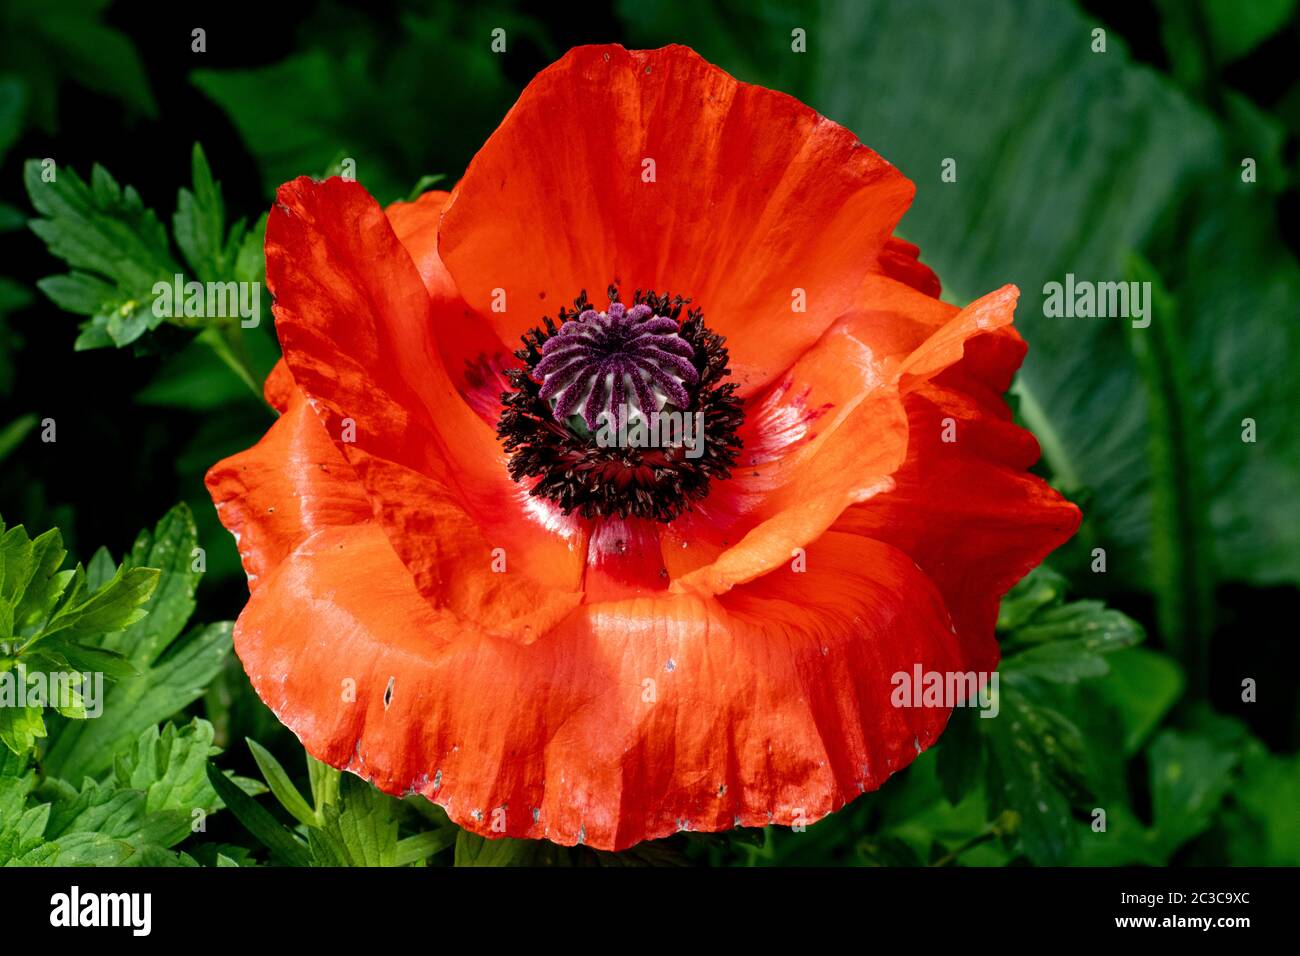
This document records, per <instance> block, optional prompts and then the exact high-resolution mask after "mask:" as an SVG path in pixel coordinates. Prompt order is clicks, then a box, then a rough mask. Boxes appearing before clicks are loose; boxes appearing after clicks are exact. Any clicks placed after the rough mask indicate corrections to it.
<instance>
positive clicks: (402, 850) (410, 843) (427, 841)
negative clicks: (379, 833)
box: [393, 827, 461, 866]
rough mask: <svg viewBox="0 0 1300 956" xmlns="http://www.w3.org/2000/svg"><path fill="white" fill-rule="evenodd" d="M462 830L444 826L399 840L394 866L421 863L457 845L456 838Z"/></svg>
mask: <svg viewBox="0 0 1300 956" xmlns="http://www.w3.org/2000/svg"><path fill="white" fill-rule="evenodd" d="M460 832H461V831H460V830H459V829H458V828H456V827H444V828H443V829H441V830H426V831H424V832H423V833H417V834H416V835H415V836H409V837H406V838H405V839H403V840H398V841H397V850H396V853H395V854H394V857H393V865H394V866H410V865H411V864H412V863H419V862H420V861H421V860H426V859H428V858H429V857H431V856H434V855H435V854H437V853H441V852H442V851H443V850H445V849H447V848H448V847H451V846H455V845H456V838H457V836H458V834H459V833H460Z"/></svg>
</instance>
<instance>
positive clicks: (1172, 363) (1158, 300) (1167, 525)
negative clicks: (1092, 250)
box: [1126, 257, 1214, 701]
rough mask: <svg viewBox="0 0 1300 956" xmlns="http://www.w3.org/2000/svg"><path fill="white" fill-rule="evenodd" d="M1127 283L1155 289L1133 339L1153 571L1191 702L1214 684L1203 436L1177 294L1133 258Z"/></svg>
mask: <svg viewBox="0 0 1300 956" xmlns="http://www.w3.org/2000/svg"><path fill="white" fill-rule="evenodd" d="M1129 273H1130V274H1129V275H1128V276H1127V277H1126V278H1128V279H1129V280H1137V281H1142V282H1148V283H1150V286H1149V288H1150V290H1151V294H1150V297H1149V302H1148V312H1147V317H1148V319H1149V320H1150V325H1149V326H1147V327H1146V328H1133V327H1132V325H1131V323H1129V324H1128V325H1129V341H1130V344H1131V345H1132V348H1133V354H1134V356H1135V357H1136V359H1137V365H1138V372H1139V374H1140V376H1141V378H1142V382H1143V385H1144V386H1145V391H1146V399H1147V412H1148V436H1149V437H1148V454H1149V456H1150V464H1151V525H1152V527H1151V535H1152V536H1151V570H1152V581H1153V584H1154V587H1155V592H1156V620H1157V622H1158V624H1159V625H1160V632H1161V634H1162V635H1163V636H1164V638H1165V640H1166V642H1167V643H1168V644H1169V646H1170V647H1171V649H1173V650H1174V652H1175V653H1176V654H1177V656H1178V657H1179V659H1180V660H1181V662H1182V664H1183V667H1184V670H1185V671H1186V674H1187V688H1188V697H1189V700H1192V701H1194V700H1197V699H1199V698H1203V697H1204V696H1205V694H1206V692H1207V690H1208V686H1207V685H1208V682H1209V642H1210V636H1211V634H1212V633H1213V628H1214V600H1213V598H1214V574H1213V564H1212V554H1211V538H1210V533H1209V518H1208V515H1207V512H1206V505H1205V501H1206V497H1205V491H1204V489H1205V479H1204V474H1203V470H1202V462H1203V460H1204V456H1203V455H1202V454H1201V436H1200V433H1199V429H1198V424H1197V421H1196V417H1195V409H1194V407H1193V400H1192V389H1191V377H1190V373H1189V371H1188V367H1187V358H1186V355H1185V354H1184V351H1183V343H1182V340H1181V338H1180V336H1179V329H1178V313H1177V309H1176V303H1175V301H1174V299H1173V297H1172V296H1170V295H1169V293H1168V292H1167V291H1166V290H1165V289H1164V286H1163V284H1162V283H1161V281H1160V276H1159V275H1158V274H1157V273H1156V271H1155V269H1154V268H1153V267H1152V266H1151V265H1150V263H1148V262H1146V261H1145V260H1143V259H1141V258H1139V257H1134V258H1133V260H1132V261H1131V264H1130V269H1129Z"/></svg>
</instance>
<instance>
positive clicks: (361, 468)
mask: <svg viewBox="0 0 1300 956" xmlns="http://www.w3.org/2000/svg"><path fill="white" fill-rule="evenodd" d="M266 250H267V283H268V285H269V287H270V288H271V291H272V292H273V293H274V295H275V313H276V329H277V331H278V333H279V335H280V342H281V345H282V346H283V349H284V354H285V360H286V362H287V363H288V365H289V367H290V369H291V370H292V372H293V377H294V380H295V381H296V383H297V385H298V387H300V388H301V389H302V390H303V391H304V392H305V393H306V394H307V396H308V398H309V399H310V400H311V402H312V404H313V407H314V408H315V410H316V411H317V413H318V414H319V416H320V418H321V421H322V423H323V424H324V425H325V427H326V431H327V432H328V433H329V435H330V438H331V439H332V440H333V441H334V443H335V445H336V446H337V447H338V448H339V449H340V450H341V451H342V453H343V455H344V457H346V458H347V460H348V461H349V463H351V465H352V467H353V468H354V469H355V471H356V473H357V476H358V478H359V479H360V482H361V485H362V486H363V487H364V489H365V492H366V495H367V497H368V498H369V499H370V502H371V505H372V507H373V509H374V513H375V517H376V518H377V519H378V521H379V523H380V524H381V525H382V527H383V528H384V530H385V531H386V532H387V534H388V538H389V540H390V542H391V543H392V546H393V549H394V550H395V551H396V552H397V554H398V556H399V557H400V558H401V559H402V561H403V563H405V565H406V567H407V568H408V569H409V571H410V573H411V575H412V576H413V577H414V579H415V582H416V585H417V587H418V588H419V590H420V591H421V593H423V594H424V595H425V597H426V598H428V600H429V601H430V602H431V603H432V604H433V605H434V607H435V608H447V609H450V610H452V611H453V612H454V613H455V614H457V615H458V616H460V618H461V619H462V620H464V621H465V622H467V623H470V624H472V625H474V626H477V627H481V628H483V629H484V630H486V631H490V632H493V633H498V634H504V635H509V636H511V637H512V638H514V639H516V640H522V641H527V640H532V639H534V638H535V636H536V635H537V634H539V633H541V632H543V631H544V630H545V629H546V628H548V627H550V626H551V625H552V624H554V623H555V622H556V621H558V620H559V619H560V618H561V617H563V616H564V614H565V613H566V612H567V610H568V609H569V608H570V607H572V606H574V605H575V604H577V603H578V601H579V600H580V593H579V590H578V588H579V584H580V579H581V573H582V564H583V555H584V551H585V548H584V547H583V542H582V541H581V540H579V539H578V537H577V535H576V532H574V531H573V529H571V528H570V529H565V528H560V529H558V530H560V531H562V532H563V531H566V530H567V531H568V534H567V536H566V534H563V533H556V530H557V529H555V528H552V527H546V526H544V525H543V524H542V523H541V521H539V520H530V519H529V518H528V517H527V516H528V514H529V511H528V507H529V502H528V501H526V500H525V498H526V496H525V495H524V494H523V493H522V490H521V489H520V488H519V486H517V485H516V484H514V483H513V482H512V481H511V480H510V479H509V477H508V475H507V474H506V469H505V459H504V453H503V452H502V449H501V446H500V444H499V443H498V441H497V438H496V435H495V433H494V431H493V429H492V428H491V426H489V425H488V424H487V423H486V422H485V421H483V419H482V418H480V417H479V416H478V415H477V414H475V413H474V411H473V410H472V409H471V408H470V407H469V406H468V405H467V404H466V403H465V401H464V399H463V397H462V396H461V395H460V393H459V392H458V390H457V389H456V387H455V384H454V383H453V381H452V380H451V378H450V376H449V375H448V374H447V373H446V370H445V368H444V366H443V362H442V359H441V356H440V353H439V350H438V346H437V342H436V336H437V334H438V329H439V323H445V322H452V321H456V320H457V319H458V318H459V316H457V315H456V314H455V303H448V302H446V301H445V300H435V299H434V298H432V297H431V296H430V295H429V292H428V290H427V289H426V287H425V285H424V283H423V282H422V281H421V278H420V275H419V273H418V271H417V268H416V266H415V264H414V263H413V261H412V259H411V257H410V256H409V255H408V254H407V252H406V250H405V248H404V247H403V246H402V244H401V242H400V241H399V239H398V238H397V235H396V234H395V233H394V231H393V229H392V226H391V225H390V223H389V220H388V218H387V217H386V216H385V215H384V212H383V210H382V209H381V208H380V207H379V205H378V204H377V203H376V202H375V201H374V199H372V198H371V197H370V195H369V194H368V193H366V191H365V190H364V189H363V188H362V187H361V186H360V185H358V184H356V183H354V182H345V181H344V180H341V179H337V178H335V179H330V180H326V181H325V182H322V183H313V182H312V181H310V180H308V179H306V178H301V179H298V180H295V181H293V182H291V183H288V184H286V185H284V186H282V187H281V188H280V190H279V193H278V196H277V203H276V206H275V208H274V209H273V210H272V212H271V216H270V219H269V221H268V223H267V237H266ZM503 562H504V566H505V567H509V568H510V569H512V570H513V571H515V572H516V573H515V574H513V575H511V576H507V575H506V574H505V573H503V572H502V571H501V570H500V569H501V568H502V567H503Z"/></svg>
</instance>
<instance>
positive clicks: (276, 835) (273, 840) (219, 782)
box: [207, 764, 311, 866]
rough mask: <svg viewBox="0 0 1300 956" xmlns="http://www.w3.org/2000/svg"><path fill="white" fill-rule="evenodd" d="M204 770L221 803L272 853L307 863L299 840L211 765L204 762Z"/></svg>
mask: <svg viewBox="0 0 1300 956" xmlns="http://www.w3.org/2000/svg"><path fill="white" fill-rule="evenodd" d="M207 773H208V780H209V782H210V783H211V784H212V787H213V789H214V790H216V792H217V795H218V796H220V797H221V800H222V802H223V803H225V805H226V806H227V807H228V808H229V809H230V811H231V812H232V813H233V814H234V815H235V816H236V817H237V818H238V819H239V822H240V823H242V824H243V825H244V827H245V828H246V829H247V830H248V832H249V833H251V834H252V835H253V836H255V837H256V838H257V839H258V840H259V841H261V843H262V845H263V846H265V847H266V848H267V849H268V850H270V851H271V853H272V855H273V856H275V857H277V858H278V859H279V860H280V861H281V862H282V863H284V864H286V865H288V866H309V865H310V863H311V857H310V855H309V854H308V851H307V847H305V846H304V845H303V843H302V841H301V840H299V839H298V838H297V837H296V836H294V835H293V834H292V833H290V832H289V831H288V830H286V829H285V828H284V827H283V826H281V825H280V824H279V822H277V821H276V819H275V817H273V816H271V814H270V813H268V812H267V811H266V810H264V809H263V808H262V807H261V806H260V805H259V804H258V803H257V801H256V800H254V799H253V798H252V797H250V796H249V795H248V794H246V793H244V791H243V790H241V789H239V787H238V786H237V785H235V784H234V783H233V782H231V781H230V780H228V779H226V777H225V775H224V774H222V772H221V771H220V770H218V769H217V768H216V767H215V766H213V765H212V764H208V768H207Z"/></svg>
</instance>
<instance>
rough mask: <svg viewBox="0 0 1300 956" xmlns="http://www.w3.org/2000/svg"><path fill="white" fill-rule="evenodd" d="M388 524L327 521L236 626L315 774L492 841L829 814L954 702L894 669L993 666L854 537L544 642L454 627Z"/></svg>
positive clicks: (903, 761) (623, 837)
mask: <svg viewBox="0 0 1300 956" xmlns="http://www.w3.org/2000/svg"><path fill="white" fill-rule="evenodd" d="M401 572H402V566H401V563H400V561H399V560H398V558H397V557H396V555H395V554H394V553H393V551H392V548H391V547H390V546H389V544H388V541H387V538H386V537H385V536H384V535H383V533H382V532H381V531H380V530H379V529H378V528H377V527H376V526H375V525H374V524H361V525H354V526H350V527H337V528H323V529H321V530H319V531H317V532H315V533H314V534H312V535H311V536H310V537H309V538H307V539H306V540H305V541H303V542H302V543H301V544H300V545H299V546H298V547H297V548H296V549H295V550H294V552H293V553H292V554H290V555H289V556H288V557H287V558H286V559H285V560H284V561H283V562H282V563H281V564H280V565H279V566H278V567H276V568H275V569H274V570H273V571H272V572H271V573H270V574H269V575H268V577H267V578H266V580H265V581H264V583H263V584H262V585H261V586H260V587H259V588H258V589H257V590H256V591H255V592H254V594H253V595H252V598H251V600H250V602H249V604H248V607H247V609H246V610H245V611H244V613H243V614H242V615H241V616H240V618H239V621H238V623H237V625H236V628H235V645H236V649H237V650H238V652H239V654H240V657H241V659H242V660H243V661H244V663H245V666H246V668H247V670H248V673H249V676H250V678H251V680H252V682H253V686H254V687H255V689H256V690H257V692H258V694H259V695H260V696H261V697H262V699H263V700H265V701H266V702H267V704H268V705H269V706H270V707H271V709H272V710H273V711H274V712H275V713H276V714H277V716H278V717H279V718H280V719H281V720H282V721H284V722H285V723H286V724H287V725H288V726H289V727H290V728H292V729H293V731H294V732H295V733H296V734H297V735H298V736H299V738H300V739H301V740H302V742H303V744H304V745H305V746H306V748H307V750H308V751H309V752H310V753H311V754H312V755H313V756H315V757H317V758H318V759H321V760H324V761H326V762H327V763H330V764H332V765H334V766H338V767H343V768H346V769H348V770H351V771H353V772H355V773H358V774H360V775H361V776H363V777H365V778H366V779H369V780H371V781H373V782H374V783H375V784H376V785H377V786H379V787H380V788H381V789H382V790H384V791H386V792H388V793H392V794H407V793H413V792H414V793H421V794H424V795H425V796H427V797H428V798H429V799H431V800H433V801H434V802H436V803H438V804H440V805H441V806H443V807H444V808H446V810H447V812H448V814H449V816H450V817H451V819H452V820H454V821H455V822H456V823H457V824H459V825H461V826H463V827H465V828H467V829H469V830H471V831H473V832H476V833H481V834H483V835H485V836H514V837H538V838H542V837H544V838H546V839H550V840H553V841H555V842H558V843H562V844H574V843H585V844H587V845H590V846H593V847H596V848H598V849H604V850H617V849H621V848H624V847H627V846H630V845H632V844H634V843H637V842H639V841H641V840H643V839H651V838H655V837H661V836H666V835H668V834H671V833H673V832H677V831H679V830H688V829H689V830H718V829H726V828H730V827H732V826H763V825H766V824H768V823H779V824H791V823H795V822H800V821H807V822H812V821H814V820H816V819H818V818H819V817H821V816H823V815H825V814H826V813H829V812H830V811H832V810H834V809H836V808H838V807H839V806H842V805H843V804H845V803H847V802H848V801H849V800H851V799H853V798H854V797H856V796H857V795H858V794H860V793H861V792H863V791H864V790H871V789H874V788H876V787H878V786H880V784H881V783H882V782H883V781H884V780H885V779H886V778H887V777H888V776H890V774H892V773H894V772H895V771H897V770H899V769H901V768H902V767H904V766H906V765H907V764H908V763H909V762H910V761H911V760H912V759H913V758H914V757H915V756H916V754H917V753H919V752H921V751H922V750H924V749H925V748H926V747H928V746H929V745H930V744H931V743H932V742H933V741H934V740H935V738H936V737H937V736H938V734H939V733H940V731H941V730H942V728H943V726H944V724H945V722H946V720H947V717H948V713H949V710H948V709H947V708H945V707H942V706H938V707H922V708H906V707H897V706H894V703H893V702H892V701H891V694H892V691H893V686H892V685H893V680H894V675H896V674H898V673H900V672H909V673H910V672H911V671H912V669H913V668H914V667H915V666H918V665H919V666H921V667H922V668H923V669H924V670H926V671H937V672H941V673H947V672H961V671H966V670H970V669H978V668H983V667H988V666H991V663H990V662H991V661H993V660H995V659H996V645H994V644H992V643H991V642H987V641H986V642H984V643H982V644H979V645H976V646H971V645H970V644H969V643H963V642H961V641H959V640H958V638H957V636H956V635H955V634H954V632H953V630H952V627H951V622H950V619H949V617H948V614H947V611H946V610H945V608H944V606H943V601H942V598H941V597H940V595H939V593H938V591H937V590H936V588H935V587H934V586H933V584H932V583H931V582H929V581H928V580H927V579H926V578H925V576H924V575H923V574H922V573H921V572H920V571H919V570H918V569H917V567H916V565H915V564H914V563H913V561H912V560H911V558H909V557H908V556H907V555H905V554H903V553H902V552H901V551H898V550H897V549H895V548H892V547H890V546H888V545H885V544H882V543H880V542H875V541H870V540H868V539H866V538H863V537H861V536H858V535H852V534H829V535H827V536H825V537H824V538H823V539H822V540H820V541H818V542H817V543H816V544H814V545H812V546H811V547H810V548H809V549H808V564H807V570H806V572H805V573H795V572H793V571H790V570H788V569H783V570H781V571H778V572H776V573H774V574H773V575H770V576H768V577H767V578H764V579H763V580H762V581H761V582H755V584H754V585H753V586H752V587H751V586H741V587H738V588H735V589H734V590H733V591H732V592H731V593H730V594H728V595H727V596H726V597H725V599H723V600H721V601H719V600H716V599H710V598H703V597H699V596H695V595H685V594H683V595H671V596H665V597H663V598H660V599H655V600H650V599H644V598H642V599H634V600H629V601H623V602H616V603H611V604H603V605H600V606H597V607H584V608H580V609H578V610H576V611H574V612H573V613H572V614H571V615H570V617H569V618H568V619H566V621H565V622H564V624H563V625H562V626H561V627H560V628H558V629H557V630H556V631H555V632H553V633H552V634H550V635H547V636H546V637H545V638H543V639H541V640H538V641H536V642H535V643H533V644H529V645H523V644H519V643H517V642H513V641H506V640H500V639H496V638H490V637H488V638H484V637H481V636H479V635H476V634H469V633H465V632H463V631H461V630H459V629H458V624H457V622H456V620H455V618H454V617H453V616H452V615H450V614H448V613H446V612H439V611H437V610H435V609H434V608H432V607H431V606H430V605H429V604H428V603H427V602H426V601H424V600H422V599H421V598H420V596H419V595H418V594H417V593H416V591H415V589H414V588H413V587H412V586H411V584H410V581H409V578H407V577H406V576H405V575H404V574H402V573H401Z"/></svg>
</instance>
